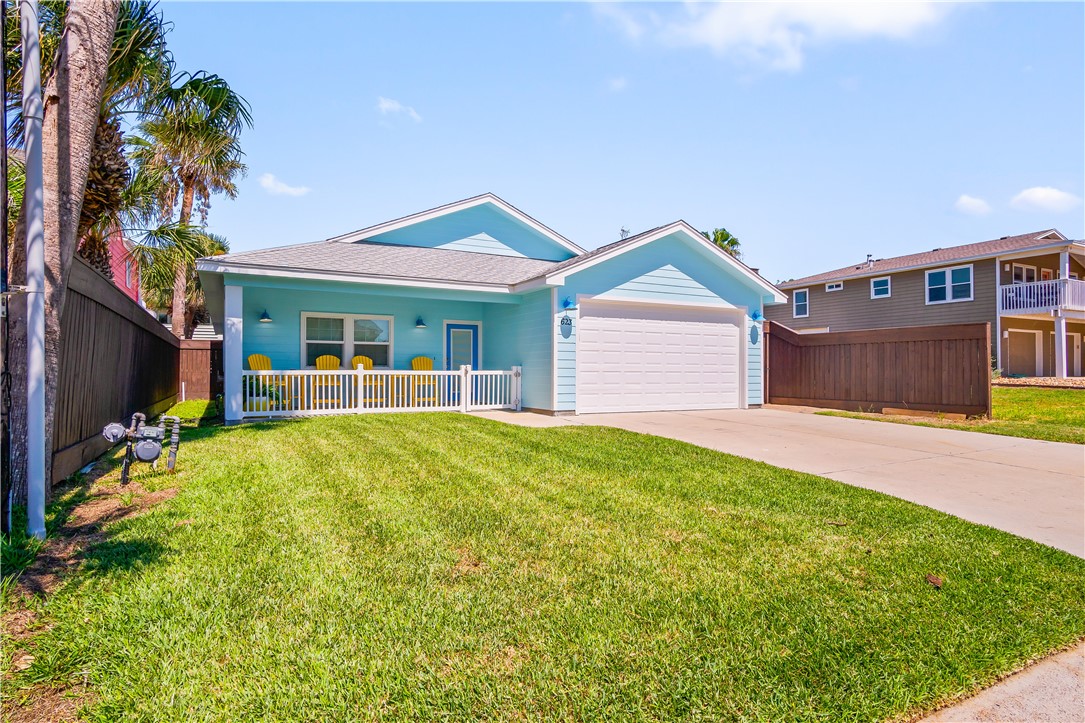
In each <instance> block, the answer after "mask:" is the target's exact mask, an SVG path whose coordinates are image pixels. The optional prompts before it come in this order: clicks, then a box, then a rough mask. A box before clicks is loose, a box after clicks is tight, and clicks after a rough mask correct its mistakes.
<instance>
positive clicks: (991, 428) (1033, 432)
mask: <svg viewBox="0 0 1085 723" xmlns="http://www.w3.org/2000/svg"><path fill="white" fill-rule="evenodd" d="M818 414H824V415H827V416H833V417H852V418H854V419H876V420H878V421H883V422H894V423H896V424H914V425H918V426H920V427H945V428H947V429H963V430H966V431H970V432H986V433H987V434H1001V435H1005V436H1008V437H1025V438H1028V439H1043V440H1047V441H1049V442H1072V443H1074V444H1085V389H1037V388H1030V387H992V388H991V419H969V420H967V421H964V422H954V421H949V420H945V419H937V418H919V417H897V416H886V415H882V414H862V413H857V412H836V411H826V412H818Z"/></svg>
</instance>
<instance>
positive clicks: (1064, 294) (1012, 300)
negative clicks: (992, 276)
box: [998, 279, 1085, 313]
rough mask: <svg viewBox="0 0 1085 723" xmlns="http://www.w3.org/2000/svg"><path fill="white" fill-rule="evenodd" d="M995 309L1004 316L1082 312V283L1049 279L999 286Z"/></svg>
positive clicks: (1084, 297) (1084, 283)
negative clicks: (1054, 311) (1065, 311)
mask: <svg viewBox="0 0 1085 723" xmlns="http://www.w3.org/2000/svg"><path fill="white" fill-rule="evenodd" d="M998 308H999V311H1001V312H1003V313H1013V312H1018V313H1022V312H1041V313H1042V312H1045V311H1051V310H1052V309H1071V310H1075V311H1085V281H1080V280H1078V279H1052V280H1050V281H1033V282H1030V283H1027V284H1012V285H1009V286H1002V287H1001V288H1000V289H999V297H998Z"/></svg>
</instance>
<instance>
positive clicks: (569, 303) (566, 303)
mask: <svg viewBox="0 0 1085 723" xmlns="http://www.w3.org/2000/svg"><path fill="white" fill-rule="evenodd" d="M573 306H574V304H573V300H572V299H570V298H569V297H568V296H566V297H565V298H564V299H562V300H561V308H563V309H571V308H573Z"/></svg>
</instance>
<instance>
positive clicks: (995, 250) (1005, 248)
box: [778, 228, 1070, 289]
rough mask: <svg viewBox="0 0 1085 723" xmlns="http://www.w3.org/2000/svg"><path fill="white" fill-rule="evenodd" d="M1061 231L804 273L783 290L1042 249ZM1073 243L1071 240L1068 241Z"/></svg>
mask: <svg viewBox="0 0 1085 723" xmlns="http://www.w3.org/2000/svg"><path fill="white" fill-rule="evenodd" d="M1056 233H1058V232H1057V231H1056V230H1055V229H1051V228H1049V229H1046V230H1044V231H1035V232H1033V233H1026V234H1020V235H1018V236H1003V237H1002V238H999V239H994V240H991V241H981V242H979V243H974V244H964V245H963V246H951V247H949V248H944V249H932V250H931V251H922V252H920V253H917V254H908V255H907V256H894V257H893V258H889V259H877V260H875V261H872V262H871V263H869V264H868V263H866V262H863V263H858V264H852V265H851V266H845V267H843V268H840V269H835V270H833V271H826V272H824V273H821V274H814V275H813V276H804V277H803V278H801V279H793V280H791V281H785V282H783V283H780V284H778V286H779V287H780V288H782V289H790V288H795V287H797V286H803V285H804V284H817V283H821V282H825V281H842V280H844V279H850V278H857V277H864V276H877V275H878V274H883V273H887V272H890V271H904V270H907V269H921V268H924V267H927V266H937V265H941V264H948V263H953V262H954V261H963V260H965V259H976V258H985V257H988V256H997V255H999V254H1005V253H1013V252H1015V251H1028V250H1030V249H1033V248H1042V247H1044V246H1051V245H1054V244H1057V243H1059V239H1058V238H1051V239H1045V238H1044V237H1045V236H1048V235H1050V234H1056ZM1065 243H1070V242H1065Z"/></svg>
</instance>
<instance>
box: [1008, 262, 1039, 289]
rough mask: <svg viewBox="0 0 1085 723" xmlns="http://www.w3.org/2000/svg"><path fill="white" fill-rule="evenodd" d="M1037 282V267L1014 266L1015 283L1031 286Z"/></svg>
mask: <svg viewBox="0 0 1085 723" xmlns="http://www.w3.org/2000/svg"><path fill="white" fill-rule="evenodd" d="M1035 280H1036V267H1035V266H1027V265H1025V264H1014V265H1013V283H1015V284H1031V283H1032V282H1033V281H1035Z"/></svg>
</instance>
